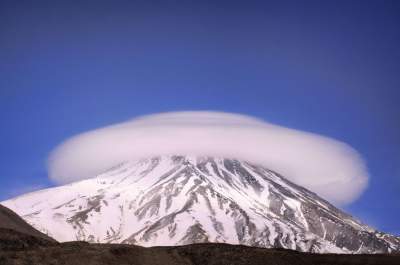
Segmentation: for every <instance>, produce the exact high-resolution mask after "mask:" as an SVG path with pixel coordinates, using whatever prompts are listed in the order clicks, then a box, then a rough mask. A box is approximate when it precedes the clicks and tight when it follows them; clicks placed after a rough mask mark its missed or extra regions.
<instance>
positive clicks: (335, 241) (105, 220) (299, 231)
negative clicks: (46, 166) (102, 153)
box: [2, 156, 400, 253]
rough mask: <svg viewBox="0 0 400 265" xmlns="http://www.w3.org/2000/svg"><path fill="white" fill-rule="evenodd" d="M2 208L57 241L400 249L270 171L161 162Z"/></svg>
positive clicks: (196, 160) (218, 163) (244, 165)
mask: <svg viewBox="0 0 400 265" xmlns="http://www.w3.org/2000/svg"><path fill="white" fill-rule="evenodd" d="M2 204H3V205H5V206H7V207H9V208H11V209H12V210H14V211H15V212H17V213H18V214H19V215H21V216H22V217H23V218H24V219H25V220H26V221H27V222H28V223H30V224H32V225H33V226H34V227H35V228H37V229H38V230H40V231H42V232H44V233H46V234H47V235H49V236H51V237H53V238H55V239H57V240H58V241H61V242H63V241H72V240H83V241H88V242H98V243H127V244H135V245H140V246H163V245H164V246H166V245H186V244H192V243H204V242H217V243H230V244H241V245H248V246H256V247H263V248H273V247H275V248H276V247H278V248H287V249H293V250H299V251H304V252H315V253H391V252H400V238H398V237H394V236H391V235H388V234H385V233H381V232H378V231H376V230H375V229H372V228H371V227H369V226H367V225H364V224H362V223H360V222H359V221H357V220H356V219H354V218H353V217H351V216H350V215H348V214H346V213H344V212H342V211H341V210H339V209H337V208H335V207H334V206H333V205H331V204H330V203H329V202H327V201H325V200H323V199H322V198H320V197H318V195H316V194H315V193H313V192H310V191H308V190H307V189H305V188H303V187H300V186H298V185H296V184H294V183H292V182H290V181H288V180H287V179H285V178H284V177H283V176H280V175H279V174H277V173H275V172H273V171H271V170H269V169H266V168H264V167H261V166H258V165H254V164H252V163H249V162H245V161H238V160H235V159H224V158H215V157H191V156H161V157H153V158H149V159H142V160H140V161H134V162H124V163H121V164H120V165H118V166H116V167H114V168H112V169H110V170H108V171H106V172H104V173H102V174H100V175H98V176H96V177H94V178H92V179H87V180H83V181H80V182H75V183H71V184H68V185H65V186H60V187H55V188H50V189H46V190H41V191H37V192H33V193H29V194H26V195H23V196H20V197H17V198H14V199H11V200H8V201H5V202H2Z"/></svg>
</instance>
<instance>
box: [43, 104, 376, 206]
mask: <svg viewBox="0 0 400 265" xmlns="http://www.w3.org/2000/svg"><path fill="white" fill-rule="evenodd" d="M164 154H165V155H168V154H191V155H209V156H219V157H226V158H237V159H243V160H247V161H251V162H253V163H258V164H261V165H264V166H265V167H267V168H270V169H272V170H274V171H276V172H278V173H280V174H282V175H283V176H285V177H286V178H288V179H289V180H291V181H293V182H295V183H296V184H299V185H301V186H304V187H306V188H308V189H310V190H311V191H314V192H316V193H318V194H319V195H321V196H322V197H324V198H326V199H327V200H329V201H331V202H333V203H336V204H347V203H350V202H352V201H353V200H355V199H356V198H357V197H359V195H360V194H361V193H362V191H363V190H364V189H365V187H366V186H367V182H368V173H367V171H366V169H365V166H364V163H363V161H362V159H361V157H360V155H359V154H358V153H357V152H356V151H355V150H354V149H352V148H351V147H350V146H348V145H346V144H345V143H342V142H339V141H336V140H333V139H330V138H327V137H323V136H319V135H316V134H311V133H307V132H302V131H298V130H293V129H288V128H284V127H281V126H277V125H273V124H270V123H266V122H264V121H262V120H259V119H255V118H252V117H249V116H245V115H238V114H230V113H221V112H171V113H162V114H155V115H149V116H143V117H139V118H137V119H134V120H131V121H128V122H125V123H120V124H116V125H113V126H108V127H105V128H101V129H97V130H93V131H89V132H86V133H82V134H79V135H77V136H75V137H72V138H70V139H68V140H67V141H65V142H64V143H62V144H61V145H60V146H58V147H57V148H56V149H55V150H54V151H53V152H52V154H51V156H50V158H49V174H50V178H51V179H53V180H55V181H56V182H58V183H68V182H72V181H76V180H80V179H84V178H89V177H93V176H95V175H96V174H98V173H99V172H101V171H103V170H106V169H108V168H110V167H112V166H114V165H115V164H118V163H120V162H122V161H127V160H134V159H138V158H142V157H148V156H153V155H164Z"/></svg>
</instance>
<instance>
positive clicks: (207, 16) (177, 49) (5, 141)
mask: <svg viewBox="0 0 400 265" xmlns="http://www.w3.org/2000/svg"><path fill="white" fill-rule="evenodd" d="M83 2H84V3H83ZM399 14H400V2H398V1H389V0H387V1H275V2H270V1H260V2H257V1H242V2H236V1H226V2H224V1H210V2H206V1H198V2H197V3H193V1H168V4H167V2H166V1H163V2H161V1H160V2H159V3H152V4H149V3H148V1H109V2H103V1H57V3H55V1H34V2H25V1H1V2H0V22H1V23H0V121H1V130H0V141H1V142H0V161H1V167H0V200H2V199H7V198H10V197H11V196H14V195H17V194H20V193H23V192H26V191H29V190H32V189H38V188H41V187H47V186H51V185H53V184H52V183H51V182H50V181H49V180H48V179H47V173H46V164H45V163H46V158H47V156H48V154H49V152H50V151H51V150H52V149H53V148H54V147H55V146H56V145H57V144H59V143H60V142H61V141H62V140H64V139H66V138H68V137H70V136H72V135H74V134H77V133H80V132H84V131H87V130H90V129H94V128H97V127H101V126H105V125H108V124H112V123H116V122H121V121H124V120H127V119H130V118H133V117H135V116H138V115H143V114H150V113H157V112H163V111H176V110H218V111H228V112H237V113H243V114H248V115H252V116H256V117H259V118H262V119H265V120H267V121H270V122H272V123H276V124H279V125H283V126H287V127H292V128H295V129H300V130H305V131H309V132H314V133H318V134H323V135H326V136H329V137H333V138H335V139H338V140H341V141H344V142H346V143H348V144H350V145H351V146H352V147H354V148H355V149H356V150H358V151H359V152H360V153H361V154H362V155H363V157H364V158H365V160H366V162H367V165H368V169H369V172H370V175H371V179H370V184H369V187H368V189H367V190H366V192H365V193H364V194H363V195H362V196H361V197H360V198H359V199H358V200H357V201H356V202H354V203H353V204H352V205H349V206H346V207H345V210H347V211H349V212H350V213H351V214H353V215H355V216H356V217H358V218H360V219H361V220H362V221H364V222H366V223H368V224H371V225H373V226H375V227H377V228H379V229H382V230H384V231H387V232H391V233H395V234H398V235H399V234H400V222H399V221H398V220H399V218H400V195H399V194H400V106H399V103H398V102H399V100H400V73H399V69H400V49H399V47H400V16H399ZM332 188H334V187H332Z"/></svg>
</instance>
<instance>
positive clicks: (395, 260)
mask: <svg viewBox="0 0 400 265" xmlns="http://www.w3.org/2000/svg"><path fill="white" fill-rule="evenodd" d="M0 264H2V265H25V264H32V265H39V264H40V265H50V264H51V265H80V264H83V265H103V264H104V265H106V264H107V265H114V264H115V265H136V264H137V265H204V264H208V265H268V264H271V265H272V264H273V265H356V264H357V265H398V264H400V255H396V254H369V255H363V254H360V255H349V254H347V255H345V254H310V253H302V252H297V251H293V250H286V249H266V248H255V247H246V246H238V245H227V244H215V243H208V244H196V245H186V246H175V247H151V248H144V247H138V246H132V245H115V244H89V243H84V242H70V243H62V244H58V245H55V246H48V247H39V248H38V247H36V248H32V249H25V250H22V251H21V250H19V251H10V250H9V251H0Z"/></svg>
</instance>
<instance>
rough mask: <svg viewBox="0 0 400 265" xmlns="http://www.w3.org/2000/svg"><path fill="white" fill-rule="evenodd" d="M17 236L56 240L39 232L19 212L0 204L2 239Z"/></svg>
mask: <svg viewBox="0 0 400 265" xmlns="http://www.w3.org/2000/svg"><path fill="white" fill-rule="evenodd" d="M10 230H12V231H15V232H16V233H11V232H10ZM17 237H24V238H26V239H28V238H30V237H32V238H31V239H32V240H33V237H34V238H37V240H41V241H53V242H55V240H54V239H52V238H50V237H48V236H47V235H45V234H43V233H41V232H39V231H38V230H36V229H35V228H33V227H32V226H31V225H30V224H28V223H27V222H25V221H24V219H22V218H21V217H20V216H19V215H18V214H16V213H14V212H13V211H11V210H10V209H8V208H6V207H4V206H2V205H0V239H3V242H4V240H5V238H9V239H12V238H14V239H15V238H17ZM0 249H1V248H0Z"/></svg>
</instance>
